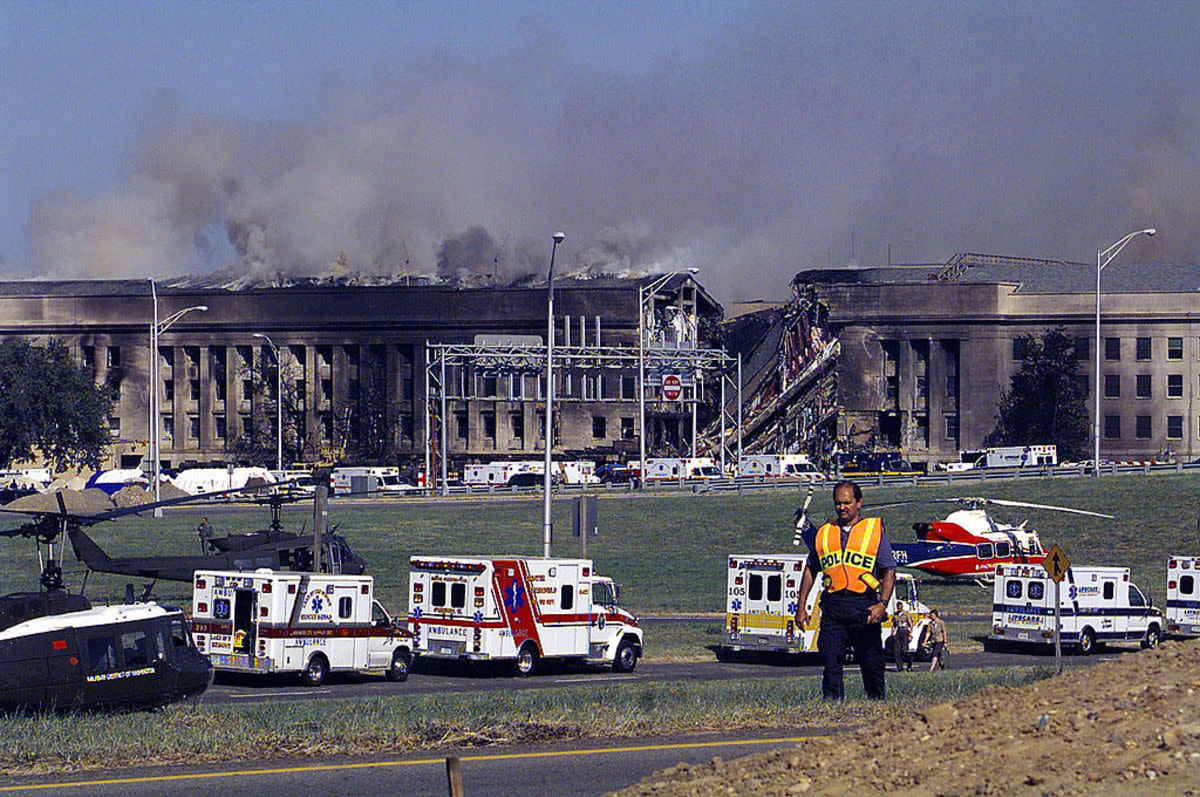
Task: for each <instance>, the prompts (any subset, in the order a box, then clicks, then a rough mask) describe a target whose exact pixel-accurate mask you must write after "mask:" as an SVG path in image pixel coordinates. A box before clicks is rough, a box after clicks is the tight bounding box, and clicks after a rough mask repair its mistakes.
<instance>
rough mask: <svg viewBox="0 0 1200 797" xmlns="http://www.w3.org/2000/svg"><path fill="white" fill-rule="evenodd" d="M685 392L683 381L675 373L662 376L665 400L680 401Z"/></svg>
mask: <svg viewBox="0 0 1200 797" xmlns="http://www.w3.org/2000/svg"><path fill="white" fill-rule="evenodd" d="M682 393H683V383H682V382H680V381H679V377H678V376H676V375H675V374H667V375H666V376H664V377H663V378H662V397H663V401H678V400H679V396H680V395H681V394H682Z"/></svg>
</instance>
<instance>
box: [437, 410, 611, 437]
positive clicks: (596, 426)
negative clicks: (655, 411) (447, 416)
mask: <svg viewBox="0 0 1200 797" xmlns="http://www.w3.org/2000/svg"><path fill="white" fill-rule="evenodd" d="M479 422H480V424H482V426H483V436H484V437H485V438H488V439H495V437H496V413H494V412H481V413H479ZM508 425H509V437H510V438H511V439H513V440H524V439H525V413H523V412H510V413H509V414H508ZM545 425H546V415H545V413H538V415H537V433H538V435H539V437H538V439H539V440H540V439H541V436H542V434H543V430H544V429H545ZM634 428H635V427H634V423H633V418H622V419H621V439H622V440H632V439H633V438H634ZM454 431H455V435H456V437H457V438H458V439H459V440H468V439H470V433H471V423H470V416H469V415H468V413H466V412H456V413H454ZM592 439H593V440H607V439H608V418H607V416H604V415H593V416H592Z"/></svg>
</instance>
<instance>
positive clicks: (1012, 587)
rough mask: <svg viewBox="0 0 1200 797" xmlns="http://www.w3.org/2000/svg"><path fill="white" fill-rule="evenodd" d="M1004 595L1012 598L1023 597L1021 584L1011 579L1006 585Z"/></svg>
mask: <svg viewBox="0 0 1200 797" xmlns="http://www.w3.org/2000/svg"><path fill="white" fill-rule="evenodd" d="M1004 594H1005V595H1007V596H1008V597H1010V598H1019V597H1021V582H1020V581H1019V580H1017V579H1015V578H1014V579H1010V580H1009V582H1008V583H1007V584H1005V585H1004Z"/></svg>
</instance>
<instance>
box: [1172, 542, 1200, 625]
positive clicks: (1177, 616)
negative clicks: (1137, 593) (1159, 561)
mask: <svg viewBox="0 0 1200 797" xmlns="http://www.w3.org/2000/svg"><path fill="white" fill-rule="evenodd" d="M1198 581H1200V556H1172V557H1170V558H1168V559H1167V633H1168V634H1170V635H1171V636H1197V635H1200V584H1198V583H1197V582H1198Z"/></svg>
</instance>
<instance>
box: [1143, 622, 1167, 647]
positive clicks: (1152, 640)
mask: <svg viewBox="0 0 1200 797" xmlns="http://www.w3.org/2000/svg"><path fill="white" fill-rule="evenodd" d="M1161 636H1162V634H1161V632H1160V631H1159V630H1158V626H1156V625H1152V626H1150V627H1149V628H1147V629H1146V637H1145V639H1143V640H1142V647H1143V648H1144V649H1146V650H1153V649H1154V648H1156V647H1158V640H1159V638H1160V637H1161Z"/></svg>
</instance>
